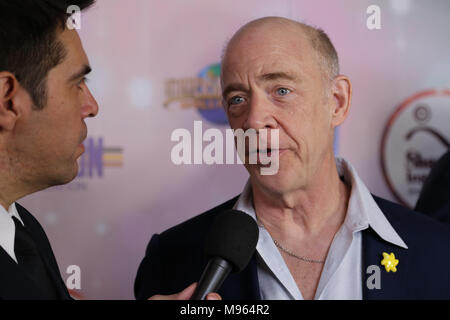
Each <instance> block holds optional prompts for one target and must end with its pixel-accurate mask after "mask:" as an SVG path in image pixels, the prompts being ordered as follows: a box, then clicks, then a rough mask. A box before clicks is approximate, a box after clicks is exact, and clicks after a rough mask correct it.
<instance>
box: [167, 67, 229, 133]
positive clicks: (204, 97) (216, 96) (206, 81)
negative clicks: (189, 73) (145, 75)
mask: <svg viewBox="0 0 450 320" xmlns="http://www.w3.org/2000/svg"><path fill="white" fill-rule="evenodd" d="M165 91H166V99H165V101H164V107H166V108H167V107H169V106H170V105H173V104H176V103H177V104H178V105H179V106H180V107H181V108H182V109H190V108H195V109H197V110H198V112H199V113H200V115H201V116H202V118H203V119H205V120H208V121H210V122H212V123H214V124H221V125H226V124H228V121H227V116H226V114H225V111H224V110H223V107H222V92H221V89H220V64H212V65H209V66H207V67H205V68H203V69H202V70H201V71H200V72H199V74H198V76H197V77H192V78H182V79H168V80H167V81H166V84H165Z"/></svg>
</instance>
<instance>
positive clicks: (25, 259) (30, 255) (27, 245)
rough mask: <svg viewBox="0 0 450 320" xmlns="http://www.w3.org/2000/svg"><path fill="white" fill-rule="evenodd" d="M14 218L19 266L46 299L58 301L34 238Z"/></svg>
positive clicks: (15, 250)
mask: <svg viewBox="0 0 450 320" xmlns="http://www.w3.org/2000/svg"><path fill="white" fill-rule="evenodd" d="M12 218H13V220H14V224H15V225H16V236H15V238H14V252H15V254H16V258H17V261H18V263H19V265H20V266H21V267H22V268H23V269H24V270H25V272H26V273H27V274H28V275H29V276H30V277H31V279H33V281H34V282H35V283H36V285H37V286H38V287H39V288H40V289H41V290H42V292H43V294H44V296H43V298H44V299H56V297H57V295H56V291H55V287H54V285H53V282H52V281H51V279H50V277H49V275H48V271H47V268H46V267H45V264H44V261H43V260H42V257H41V255H40V253H39V251H38V249H37V247H36V244H35V242H34V240H33V238H32V237H31V235H30V234H29V232H28V230H27V229H26V228H25V227H24V226H23V225H22V223H21V222H20V221H19V220H18V219H17V218H16V217H12Z"/></svg>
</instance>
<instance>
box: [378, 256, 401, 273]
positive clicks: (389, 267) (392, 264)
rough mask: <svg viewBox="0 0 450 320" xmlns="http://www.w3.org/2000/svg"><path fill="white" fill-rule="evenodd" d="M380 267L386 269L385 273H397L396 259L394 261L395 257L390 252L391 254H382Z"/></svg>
mask: <svg viewBox="0 0 450 320" xmlns="http://www.w3.org/2000/svg"><path fill="white" fill-rule="evenodd" d="M381 265H382V266H384V267H385V268H386V271H387V272H390V271H392V272H397V265H398V259H395V255H394V254H393V253H392V252H391V254H387V253H386V252H383V260H381Z"/></svg>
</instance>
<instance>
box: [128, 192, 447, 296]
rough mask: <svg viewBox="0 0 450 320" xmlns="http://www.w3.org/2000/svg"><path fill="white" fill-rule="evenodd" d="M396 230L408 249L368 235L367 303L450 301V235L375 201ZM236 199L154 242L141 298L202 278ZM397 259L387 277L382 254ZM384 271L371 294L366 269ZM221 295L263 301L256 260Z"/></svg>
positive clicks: (140, 275)
mask: <svg viewBox="0 0 450 320" xmlns="http://www.w3.org/2000/svg"><path fill="white" fill-rule="evenodd" d="M374 198H375V201H376V202H377V204H378V206H379V207H380V208H381V210H382V211H383V213H384V214H385V216H386V217H387V219H388V220H389V222H390V223H391V225H392V226H393V228H394V229H395V230H396V232H397V233H398V234H399V235H400V237H401V238H402V239H403V241H404V242H405V243H406V245H407V246H408V249H403V248H401V247H397V246H396V245H393V244H390V243H388V242H386V241H384V240H383V239H382V238H380V237H379V236H378V235H377V234H376V233H375V232H374V231H373V230H372V229H371V228H369V229H367V230H364V231H363V254H362V257H363V263H362V265H363V270H355V272H361V273H362V275H363V276H362V279H363V283H362V284H361V285H362V288H363V298H364V299H450V233H449V232H448V230H447V229H446V227H445V226H443V225H441V224H439V223H438V222H436V221H434V220H432V219H431V218H429V217H427V216H425V215H422V214H419V213H417V212H414V211H411V210H409V209H406V208H404V207H401V206H399V205H397V204H394V203H392V202H390V201H387V200H384V199H381V198H378V197H374ZM236 200H237V198H234V199H232V200H230V201H228V202H226V203H224V204H222V205H220V206H218V207H216V208H214V209H211V210H209V211H208V212H206V213H203V214H201V215H199V216H196V217H194V218H192V219H190V220H188V221H186V222H184V223H182V224H179V225H177V226H175V227H173V228H171V229H169V230H167V231H165V232H163V233H161V234H159V235H158V234H156V235H154V236H153V237H152V239H151V241H150V243H149V245H148V247H147V250H146V255H145V257H144V259H143V261H142V262H141V265H140V267H139V270H138V272H137V277H136V281H135V287H134V289H135V295H136V298H137V299H147V298H149V297H150V296H152V295H154V294H173V293H177V292H179V291H181V290H183V289H185V288H186V287H187V286H188V285H190V284H191V283H193V282H196V281H198V280H199V279H200V276H201V273H202V271H203V269H204V267H205V266H206V264H207V259H206V257H205V256H204V254H203V248H204V242H205V238H206V234H207V231H208V230H209V228H210V226H211V224H212V223H213V221H214V219H215V217H216V215H217V214H218V213H220V212H222V211H224V210H227V209H231V208H232V207H233V205H234V204H235V202H236ZM383 252H386V253H391V252H393V253H394V254H395V257H396V258H397V259H398V260H399V264H398V266H397V272H395V273H393V272H389V273H388V272H386V270H385V269H384V267H383V266H381V264H380V262H381V260H382V259H383V256H382V253H383ZM370 265H377V266H379V267H380V268H381V289H372V290H370V289H368V287H367V285H366V281H367V279H368V277H369V276H370V275H371V274H366V270H367V267H368V266H370ZM219 294H220V295H221V296H222V298H223V299H225V300H241V299H249V300H259V299H260V293H259V284H258V276H257V268H256V257H255V255H254V256H253V258H252V259H251V261H250V263H249V265H248V266H247V267H246V268H245V269H244V270H243V271H242V272H241V273H239V274H231V275H230V276H229V277H228V278H227V279H226V280H225V282H224V283H223V285H222V288H221V289H220V290H219Z"/></svg>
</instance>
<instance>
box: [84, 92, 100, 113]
mask: <svg viewBox="0 0 450 320" xmlns="http://www.w3.org/2000/svg"><path fill="white" fill-rule="evenodd" d="M83 91H84V99H83V105H82V108H81V113H82V116H83V118H87V117H91V118H92V117H95V116H96V115H97V114H98V103H97V100H95V98H94V96H93V95H92V93H91V91H90V90H89V88H88V87H87V86H86V87H85V88H84V90H83Z"/></svg>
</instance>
